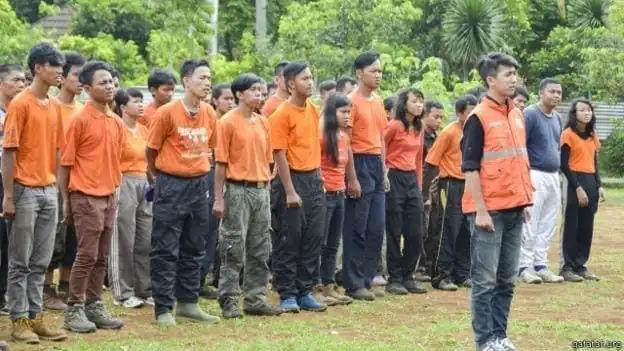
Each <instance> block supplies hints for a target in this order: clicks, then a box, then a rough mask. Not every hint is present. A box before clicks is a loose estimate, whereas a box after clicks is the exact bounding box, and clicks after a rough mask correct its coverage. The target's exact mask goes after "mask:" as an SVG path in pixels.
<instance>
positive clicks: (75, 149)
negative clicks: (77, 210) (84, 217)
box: [61, 103, 126, 196]
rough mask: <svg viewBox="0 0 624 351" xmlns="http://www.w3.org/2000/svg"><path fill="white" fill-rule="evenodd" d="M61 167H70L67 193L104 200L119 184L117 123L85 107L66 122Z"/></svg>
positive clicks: (119, 129) (109, 114)
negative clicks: (67, 124) (72, 192)
mask: <svg viewBox="0 0 624 351" xmlns="http://www.w3.org/2000/svg"><path fill="white" fill-rule="evenodd" d="M66 138H67V143H66V145H65V149H64V150H63V156H62V158H61V165H62V166H65V167H71V172H70V174H69V191H76V192H81V193H84V194H87V195H91V196H108V195H111V194H113V193H114V192H115V189H116V188H117V187H118V186H119V184H121V152H122V150H123V147H124V143H125V142H126V141H125V133H124V126H123V123H122V122H121V119H120V118H119V117H118V116H117V115H116V114H114V113H113V112H112V111H111V110H108V111H106V113H103V112H101V111H99V110H98V109H97V108H96V107H95V106H93V104H91V103H88V104H86V105H85V107H84V108H83V109H82V110H80V111H79V112H77V113H76V114H75V115H74V116H73V118H72V119H71V121H70V122H69V128H68V130H67V135H66Z"/></svg>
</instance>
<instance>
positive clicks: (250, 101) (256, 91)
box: [236, 83, 264, 110]
mask: <svg viewBox="0 0 624 351" xmlns="http://www.w3.org/2000/svg"><path fill="white" fill-rule="evenodd" d="M263 85H264V84H262V83H255V84H253V85H252V86H251V87H249V89H247V90H245V91H242V92H237V93H236V94H238V104H239V105H245V106H247V107H249V108H251V109H253V110H255V109H257V108H258V106H259V105H260V103H261V101H262V86H263Z"/></svg>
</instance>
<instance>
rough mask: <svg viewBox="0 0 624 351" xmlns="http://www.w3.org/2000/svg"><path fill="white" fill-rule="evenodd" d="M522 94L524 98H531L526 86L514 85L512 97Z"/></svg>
mask: <svg viewBox="0 0 624 351" xmlns="http://www.w3.org/2000/svg"><path fill="white" fill-rule="evenodd" d="M520 95H522V96H524V98H525V99H526V100H527V101H529V100H530V99H531V95H529V91H528V90H527V88H525V87H523V86H519V87H516V90H514V94H513V96H512V97H513V98H516V97H518V96H520Z"/></svg>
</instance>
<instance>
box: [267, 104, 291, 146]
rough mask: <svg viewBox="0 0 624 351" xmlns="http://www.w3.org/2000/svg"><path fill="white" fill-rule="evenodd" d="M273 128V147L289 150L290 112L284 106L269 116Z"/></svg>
mask: <svg viewBox="0 0 624 351" xmlns="http://www.w3.org/2000/svg"><path fill="white" fill-rule="evenodd" d="M269 122H270V130H271V148H272V149H273V150H274V151H275V150H288V134H289V128H288V113H286V112H285V111H284V109H283V108H278V110H277V111H275V112H273V114H272V115H271V117H270V118H269Z"/></svg>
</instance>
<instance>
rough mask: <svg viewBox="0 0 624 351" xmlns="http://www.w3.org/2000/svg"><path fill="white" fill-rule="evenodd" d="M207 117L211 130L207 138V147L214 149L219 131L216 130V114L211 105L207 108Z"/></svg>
mask: <svg viewBox="0 0 624 351" xmlns="http://www.w3.org/2000/svg"><path fill="white" fill-rule="evenodd" d="M208 119H209V121H210V122H209V123H210V130H211V131H212V133H211V134H210V139H209V140H208V147H210V148H211V149H214V148H216V147H217V142H218V138H219V133H218V132H217V115H216V112H215V111H214V109H213V108H212V107H211V106H209V108H208Z"/></svg>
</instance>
